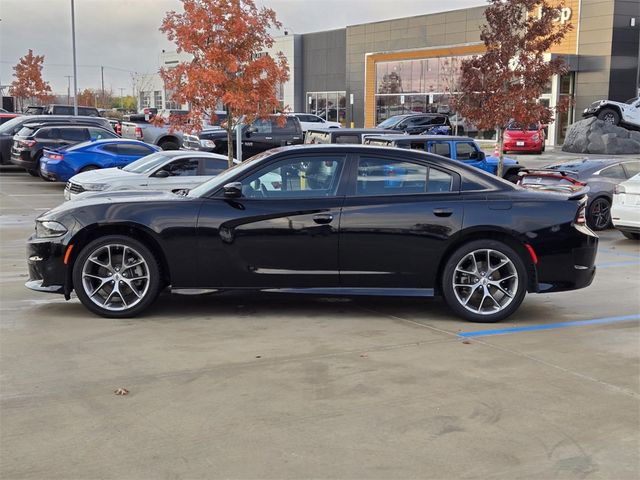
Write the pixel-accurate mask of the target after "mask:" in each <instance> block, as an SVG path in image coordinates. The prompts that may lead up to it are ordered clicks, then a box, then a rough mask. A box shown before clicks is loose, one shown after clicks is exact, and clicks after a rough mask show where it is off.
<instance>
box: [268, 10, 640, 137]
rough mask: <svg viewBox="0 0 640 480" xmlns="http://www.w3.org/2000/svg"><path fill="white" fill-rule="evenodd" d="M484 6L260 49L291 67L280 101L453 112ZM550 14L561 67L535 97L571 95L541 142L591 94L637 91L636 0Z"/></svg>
mask: <svg viewBox="0 0 640 480" xmlns="http://www.w3.org/2000/svg"><path fill="white" fill-rule="evenodd" d="M485 8H486V7H484V6H482V7H476V8H468V9H462V10H454V11H449V12H442V13H435V14H429V15H419V16H415V17H408V18H399V19H392V20H386V21H381V22H375V23H366V24H359V25H350V26H347V27H346V28H342V29H337V30H330V31H323V32H315V33H307V34H286V35H284V36H281V37H278V38H277V39H276V42H275V45H274V46H273V48H271V49H270V51H269V52H268V53H270V54H275V53H276V52H283V54H284V55H285V56H286V57H287V60H288V62H289V68H290V79H289V81H288V82H287V83H286V84H284V85H283V86H280V88H278V89H277V90H278V95H279V96H280V100H281V102H282V104H283V105H285V106H288V107H289V108H290V109H291V110H294V111H296V112H308V113H315V114H318V115H320V116H322V117H325V118H327V119H329V120H338V121H341V122H343V123H344V124H345V125H350V124H351V123H352V122H353V124H354V125H355V126H357V127H361V126H365V127H372V126H374V125H376V124H377V123H379V122H380V121H382V120H384V119H385V118H388V117H389V116H391V115H395V114H398V113H403V112H410V111H413V112H440V113H450V114H452V113H454V112H451V109H450V108H449V105H448V103H449V99H450V96H451V94H452V93H453V94H455V86H456V84H457V79H456V78H457V76H458V75H459V65H460V61H461V60H463V59H464V58H465V57H468V56H471V55H478V54H482V53H483V51H484V44H483V43H482V42H481V41H480V28H481V26H482V25H483V24H484V23H485V18H484V10H485ZM557 21H559V22H567V23H571V25H572V26H573V28H572V30H571V31H570V32H569V34H568V35H566V37H565V38H564V39H563V41H562V43H560V44H559V45H556V46H555V47H553V49H552V50H550V51H549V52H548V53H547V54H546V55H547V56H548V58H553V57H558V56H560V57H563V58H564V59H565V61H566V64H567V66H568V68H569V71H568V73H567V74H565V75H561V76H556V77H554V78H553V80H552V82H551V84H550V85H549V87H548V89H547V90H546V91H545V93H544V94H543V96H542V97H541V98H540V101H541V102H544V103H546V104H548V105H549V106H552V107H553V106H554V105H556V103H558V102H559V101H560V99H561V98H562V97H563V96H572V97H573V99H574V104H573V107H572V108H571V109H570V110H569V111H568V112H566V113H562V114H560V115H558V117H557V118H556V120H555V122H554V123H553V124H551V125H549V129H548V137H547V143H548V144H560V143H562V142H563V140H564V135H565V133H566V129H567V127H568V125H570V124H571V123H572V122H574V121H576V120H579V119H580V117H581V112H582V110H583V109H584V108H585V107H586V106H587V105H589V104H590V103H591V102H594V101H596V100H600V99H606V98H608V99H611V100H618V101H625V100H627V99H629V98H632V97H635V96H638V82H639V67H638V61H639V56H640V54H639V51H640V42H639V40H640V0H565V1H564V8H563V10H562V13H561V15H560V17H559V18H558V19H557Z"/></svg>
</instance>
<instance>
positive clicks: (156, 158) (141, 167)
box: [122, 152, 167, 173]
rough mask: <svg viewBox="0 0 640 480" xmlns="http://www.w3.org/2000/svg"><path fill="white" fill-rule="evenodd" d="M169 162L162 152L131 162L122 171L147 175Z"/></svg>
mask: <svg viewBox="0 0 640 480" xmlns="http://www.w3.org/2000/svg"><path fill="white" fill-rule="evenodd" d="M166 161H167V155H166V154H164V153H162V152H157V153H152V154H151V155H147V156H146V157H142V158H139V159H138V160H136V161H135V162H131V163H130V164H129V165H127V166H126V167H124V168H123V169H122V170H124V171H125V172H131V173H147V172H148V171H150V170H153V169H154V168H156V167H158V166H160V165H161V164H163V163H164V162H166Z"/></svg>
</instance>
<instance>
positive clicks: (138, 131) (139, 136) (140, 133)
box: [136, 127, 142, 140]
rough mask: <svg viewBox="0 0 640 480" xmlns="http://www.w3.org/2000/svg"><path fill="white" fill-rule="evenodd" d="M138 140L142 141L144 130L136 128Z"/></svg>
mask: <svg viewBox="0 0 640 480" xmlns="http://www.w3.org/2000/svg"><path fill="white" fill-rule="evenodd" d="M136 138H137V139H138V140H142V128H141V127H136Z"/></svg>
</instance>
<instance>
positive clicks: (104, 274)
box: [73, 235, 161, 318]
mask: <svg viewBox="0 0 640 480" xmlns="http://www.w3.org/2000/svg"><path fill="white" fill-rule="evenodd" d="M160 284H161V282H160V268H159V266H158V262H157V259H156V258H155V257H154V255H153V254H152V253H151V251H150V250H149V249H148V248H147V247H146V246H145V245H143V244H142V243H141V242H139V241H137V240H135V239H133V238H130V237H126V236H121V235H109V236H106V237H104V238H100V239H98V240H94V241H93V242H91V243H89V244H88V245H87V246H86V247H84V248H83V249H82V251H81V252H80V254H79V255H78V258H77V259H76V262H75V263H74V266H73V285H74V288H75V290H76V294H77V295H78V298H79V299H80V301H81V302H82V304H83V305H84V306H85V307H86V308H87V309H89V310H90V311H92V312H93V313H96V314H98V315H101V316H103V317H108V318H125V317H133V316H135V315H137V314H139V313H140V312H142V311H143V310H145V309H146V308H147V307H149V305H151V303H153V301H154V300H155V299H156V297H157V295H158V292H159V290H160Z"/></svg>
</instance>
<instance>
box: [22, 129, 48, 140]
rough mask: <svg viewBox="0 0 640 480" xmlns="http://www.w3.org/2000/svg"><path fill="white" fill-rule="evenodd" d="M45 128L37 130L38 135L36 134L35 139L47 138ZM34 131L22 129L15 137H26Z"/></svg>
mask: <svg viewBox="0 0 640 480" xmlns="http://www.w3.org/2000/svg"><path fill="white" fill-rule="evenodd" d="M46 130H47V129H46V128H41V129H40V130H38V133H37V134H36V138H49V137H48V135H49V133H48V132H47V131H46ZM34 131H35V129H34V128H29V127H22V128H21V129H20V130H19V131H18V133H17V135H19V136H20V137H28V136H29V135H32V134H33V132H34Z"/></svg>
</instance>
